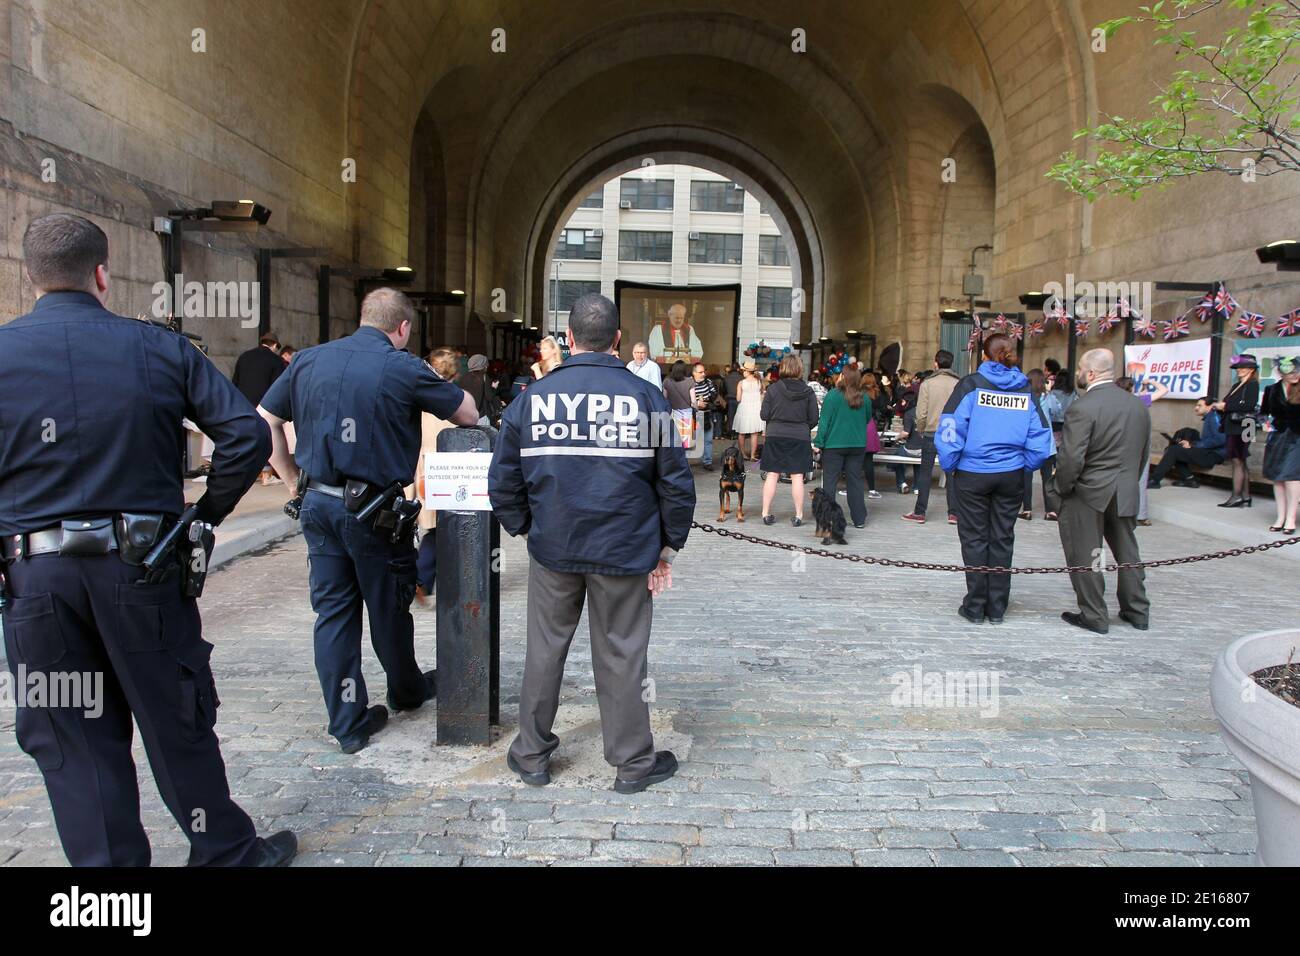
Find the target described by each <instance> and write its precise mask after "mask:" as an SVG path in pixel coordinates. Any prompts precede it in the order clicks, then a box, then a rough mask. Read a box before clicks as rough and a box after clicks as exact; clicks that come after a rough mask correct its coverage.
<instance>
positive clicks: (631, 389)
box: [488, 294, 695, 793]
mask: <svg viewBox="0 0 1300 956" xmlns="http://www.w3.org/2000/svg"><path fill="white" fill-rule="evenodd" d="M620 334H621V333H620V332H619V328H618V312H617V310H616V309H615V308H614V303H612V302H610V301H609V299H606V298H605V297H604V296H601V295H596V294H591V295H585V296H583V297H582V298H580V299H578V301H577V302H575V303H574V305H573V308H572V310H571V311H570V313H569V331H568V338H569V348H570V351H571V353H572V354H571V355H570V356H569V358H568V359H566V360H565V361H564V363H563V364H562V365H560V366H559V367H558V368H555V369H552V370H551V371H550V372H549V373H548V374H547V375H546V377H545V378H543V379H541V380H540V381H538V382H536V383H535V384H533V385H531V386H529V388H528V390H527V391H526V392H524V394H523V395H522V396H520V397H519V398H518V399H516V400H515V401H513V402H511V403H510V405H509V406H507V408H506V412H505V416H504V418H503V419H502V423H501V434H500V436H499V437H498V440H497V445H496V449H495V451H494V453H493V459H492V468H491V471H490V472H489V475H488V495H489V496H490V498H491V500H492V508H493V510H494V511H495V512H496V517H497V519H498V520H499V521H500V522H501V526H502V527H503V528H505V529H506V531H508V532H509V533H510V534H512V535H519V534H524V535H527V536H528V554H529V556H530V557H531V558H532V560H531V562H530V564H529V570H528V650H527V653H526V655H525V661H524V680H523V687H522V688H521V690H520V692H519V736H518V737H516V738H515V740H514V742H513V743H512V744H511V745H510V752H509V755H508V756H507V758H506V762H507V764H508V766H509V767H510V769H511V770H513V771H514V772H515V773H517V774H519V776H520V778H521V779H522V780H523V781H524V782H525V783H527V784H531V785H533V786H543V785H545V784H547V783H550V780H551V776H550V770H549V765H550V758H551V754H552V752H553V751H554V750H555V748H556V747H557V746H559V739H558V738H557V737H556V736H555V734H554V733H552V732H551V728H552V727H553V725H554V723H555V713H556V711H557V710H558V708H559V704H560V683H561V681H562V680H563V678H564V660H565V657H566V656H567V655H568V651H569V643H570V642H571V641H572V640H573V634H574V632H575V631H576V630H577V627H578V618H579V617H581V615H582V606H583V604H584V602H585V601H586V599H587V598H590V604H589V605H588V608H587V614H588V622H589V626H590V630H591V663H592V670H593V671H594V672H595V677H596V699H597V701H598V702H599V704H600V726H601V732H602V734H603V735H604V738H605V759H606V760H607V761H608V762H609V763H610V764H612V765H613V766H614V767H616V768H617V774H616V777H615V780H614V789H615V790H617V791H619V792H620V793H636V792H639V791H641V790H644V789H645V788H646V787H648V786H650V785H651V784H654V783H659V782H661V781H663V780H667V779H668V778H669V777H671V776H672V775H673V774H674V773H675V772H676V771H677V759H676V758H675V757H674V756H673V754H672V752H671V751H667V750H662V751H659V752H656V751H655V749H654V738H653V736H652V735H651V732H650V709H649V706H648V705H647V703H646V697H645V688H646V687H647V686H648V685H647V681H646V651H647V648H648V645H649V643H650V621H651V610H652V598H653V596H654V595H656V594H660V593H662V592H663V591H664V590H665V589H666V588H669V587H671V586H672V562H673V558H674V556H675V555H676V554H677V552H678V551H679V550H681V548H682V547H683V546H684V545H685V544H686V535H687V534H688V533H689V532H690V527H691V518H692V516H693V515H694V512H695V482H694V480H693V479H692V477H691V472H690V469H689V467H688V466H687V464H686V453H685V451H684V450H683V449H682V448H681V447H680V443H679V442H678V441H676V440H675V439H676V435H677V431H676V428H675V427H674V425H673V422H672V412H671V410H670V409H669V406H668V401H667V399H665V398H664V396H663V393H662V392H660V391H659V390H658V389H657V388H655V387H654V385H652V384H651V383H649V382H647V381H646V380H644V379H642V378H639V377H637V376H636V375H635V374H633V373H632V372H630V371H628V370H627V368H626V367H625V366H624V364H623V362H622V361H621V360H620V359H619V357H618V343H619V337H620Z"/></svg>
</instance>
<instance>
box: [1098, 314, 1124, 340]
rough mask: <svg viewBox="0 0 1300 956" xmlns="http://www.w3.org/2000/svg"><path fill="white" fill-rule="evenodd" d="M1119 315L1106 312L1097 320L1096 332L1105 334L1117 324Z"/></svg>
mask: <svg viewBox="0 0 1300 956" xmlns="http://www.w3.org/2000/svg"><path fill="white" fill-rule="evenodd" d="M1119 320H1120V317H1119V316H1118V315H1116V314H1114V313H1113V312H1108V313H1106V314H1105V315H1103V316H1102V317H1101V318H1099V319H1098V320H1097V334H1098V335H1105V334H1106V333H1107V332H1109V331H1110V330H1111V329H1113V328H1114V327H1115V326H1117V325H1119Z"/></svg>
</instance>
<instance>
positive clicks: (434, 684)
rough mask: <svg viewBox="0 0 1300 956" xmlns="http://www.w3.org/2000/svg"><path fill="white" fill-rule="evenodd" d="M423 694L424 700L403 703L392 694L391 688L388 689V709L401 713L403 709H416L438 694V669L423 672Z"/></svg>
mask: <svg viewBox="0 0 1300 956" xmlns="http://www.w3.org/2000/svg"><path fill="white" fill-rule="evenodd" d="M424 684H425V695H424V700H420V701H417V702H416V703H414V704H403V703H401V702H400V701H398V699H397V698H396V697H394V696H393V690H392V688H391V687H390V688H389V689H388V698H387V699H388V709H389V710H392V711H396V712H397V713H399V714H400V713H401V712H402V711H404V710H418V709H419V708H420V707H421V706H423V704H424V701H426V700H433V699H434V698H435V697H437V696H438V670H437V668H434V669H433V670H431V671H425V672H424Z"/></svg>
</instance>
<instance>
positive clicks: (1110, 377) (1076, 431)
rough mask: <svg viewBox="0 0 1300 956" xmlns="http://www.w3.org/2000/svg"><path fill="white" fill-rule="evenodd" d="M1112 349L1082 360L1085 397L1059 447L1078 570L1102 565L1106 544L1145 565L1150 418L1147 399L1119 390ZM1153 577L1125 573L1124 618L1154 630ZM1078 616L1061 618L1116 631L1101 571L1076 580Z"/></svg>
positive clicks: (1068, 541)
mask: <svg viewBox="0 0 1300 956" xmlns="http://www.w3.org/2000/svg"><path fill="white" fill-rule="evenodd" d="M1114 376H1115V359H1114V357H1113V356H1112V355H1111V353H1110V350H1109V349H1093V350H1092V351H1090V352H1086V353H1084V356H1083V358H1082V359H1080V360H1079V378H1078V385H1079V397H1078V398H1076V399H1075V400H1074V402H1073V403H1072V404H1071V405H1070V408H1069V411H1067V412H1066V414H1065V428H1064V430H1063V431H1062V433H1061V445H1060V448H1059V449H1057V458H1056V487H1057V491H1058V492H1059V493H1060V495H1061V522H1060V526H1061V544H1062V545H1063V546H1064V548H1065V559H1066V562H1067V563H1068V564H1070V565H1071V566H1080V565H1095V566H1098V567H1101V566H1102V562H1100V561H1098V560H1097V557H1098V555H1100V554H1102V539H1103V538H1104V539H1105V541H1106V544H1108V545H1109V546H1110V551H1111V554H1112V555H1113V556H1114V558H1115V560H1116V562H1118V563H1121V564H1123V563H1127V562H1131V561H1140V560H1141V556H1140V555H1139V554H1138V545H1137V536H1136V535H1135V534H1134V531H1133V529H1134V527H1135V525H1136V522H1137V512H1138V480H1139V478H1140V476H1141V474H1142V463H1143V462H1145V461H1146V460H1147V459H1148V458H1149V456H1150V454H1151V415H1150V413H1149V412H1148V411H1147V408H1146V405H1144V404H1143V403H1142V401H1141V399H1139V398H1137V397H1136V396H1134V395H1132V394H1130V393H1129V392H1126V391H1124V390H1123V389H1121V388H1119V387H1118V386H1117V385H1116V384H1115V380H1114ZM1145 579H1146V574H1145V573H1144V572H1143V571H1142V570H1141V569H1138V570H1131V571H1120V572H1119V608H1120V610H1119V616H1120V617H1121V618H1123V619H1124V620H1125V621H1127V622H1128V623H1129V624H1131V625H1133V626H1134V627H1135V628H1137V629H1138V630H1139V631H1145V630H1146V629H1147V617H1148V612H1149V610H1150V607H1151V604H1150V602H1149V601H1148V600H1147V592H1146V584H1145V583H1144V582H1145ZM1070 583H1071V584H1073V585H1074V593H1075V595H1076V596H1077V597H1078V599H1079V610H1078V611H1077V612H1076V611H1066V612H1065V613H1064V614H1062V615H1061V618H1062V620H1064V621H1066V622H1067V623H1069V624H1073V625H1074V626H1075V627H1082V628H1084V629H1086V630H1089V631H1093V632H1095V633H1097V634H1105V633H1106V632H1107V631H1108V630H1109V629H1110V616H1109V614H1107V612H1106V579H1105V576H1104V575H1103V574H1102V572H1101V571H1083V572H1078V573H1075V574H1071V575H1070Z"/></svg>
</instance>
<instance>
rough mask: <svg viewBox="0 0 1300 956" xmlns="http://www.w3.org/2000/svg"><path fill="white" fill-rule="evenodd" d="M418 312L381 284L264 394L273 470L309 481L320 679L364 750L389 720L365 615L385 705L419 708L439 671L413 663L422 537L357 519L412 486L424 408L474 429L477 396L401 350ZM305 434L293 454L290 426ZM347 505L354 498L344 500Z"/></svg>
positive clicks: (333, 729)
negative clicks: (364, 630) (373, 670)
mask: <svg viewBox="0 0 1300 956" xmlns="http://www.w3.org/2000/svg"><path fill="white" fill-rule="evenodd" d="M414 320H415V308H414V306H412V305H411V302H410V300H409V299H408V298H407V297H406V296H404V295H403V294H402V293H401V292H398V291H396V290H394V289H376V290H374V291H373V292H371V293H370V294H369V295H367V296H366V298H365V300H364V301H363V302H362V304H361V327H360V328H359V329H357V331H356V332H354V333H353V334H352V335H349V336H347V337H346V338H343V339H338V340H336V341H334V342H327V343H325V344H324V345H317V346H314V347H313V348H309V349H303V350H302V351H301V352H298V353H297V354H296V355H295V356H294V360H293V361H292V362H291V363H290V364H289V367H288V369H287V371H286V372H285V373H284V374H283V375H281V376H280V377H279V378H278V379H276V380H275V383H274V384H273V385H272V386H271V387H270V389H268V390H267V392H266V394H265V395H264V396H262V403H261V404H260V405H259V406H258V411H259V412H260V413H261V414H262V417H263V418H265V419H266V420H267V422H269V423H270V425H271V438H272V441H273V443H274V448H273V450H272V452H271V465H272V467H274V468H275V470H276V472H277V473H278V474H279V475H280V476H281V477H282V478H284V480H285V481H286V482H288V483H289V484H290V485H291V486H292V485H294V484H295V483H296V482H297V480H298V475H299V472H300V471H301V472H302V473H303V474H306V475H307V478H308V484H307V491H306V494H305V495H304V497H303V501H302V506H301V511H300V515H299V517H300V520H301V521H302V533H303V536H304V537H305V538H306V539H307V558H308V562H309V563H310V565H311V604H312V609H313V610H315V612H316V627H315V631H314V639H315V648H316V673H317V675H318V676H319V678H320V685H321V691H322V692H323V693H324V695H325V708H326V710H328V711H329V732H330V733H331V734H332V735H333V736H334V737H335V738H336V739H337V740H338V742H339V746H340V747H341V748H342V750H343V752H344V753H356V752H357V751H358V750H361V749H362V748H364V747H365V746H366V745H367V744H368V743H369V742H370V737H371V736H372V735H373V734H375V733H377V732H378V731H379V730H380V729H382V728H383V726H384V725H385V724H386V723H387V722H388V711H387V710H386V709H385V708H384V707H383V705H379V704H377V705H375V706H373V707H371V706H369V698H368V696H367V693H366V682H365V678H364V677H362V674H361V608H362V605H363V604H364V605H365V607H366V610H367V611H368V612H369V614H370V641H371V643H372V644H373V645H374V648H375V654H376V656H377V657H378V658H379V663H380V664H381V665H383V668H384V673H385V674H386V675H387V676H388V697H387V699H388V706H389V707H391V708H392V709H394V710H413V709H415V708H416V707H419V706H420V705H421V704H423V703H424V702H425V701H426V700H428V699H430V698H431V697H433V695H434V691H435V685H434V678H435V675H434V672H433V671H429V672H427V673H423V672H421V670H420V667H419V665H418V664H417V663H416V660H415V623H414V621H413V620H412V619H411V610H410V608H411V601H412V600H413V599H414V597H415V579H416V572H415V545H414V535H413V534H411V535H406V536H404V537H403V539H402V540H399V541H396V542H394V541H393V540H391V536H390V535H389V534H388V533H387V532H383V531H380V530H377V529H376V528H375V527H374V525H373V522H366V523H363V522H362V521H360V520H358V514H357V511H358V509H361V510H362V511H364V509H365V506H366V505H367V504H369V503H371V501H372V499H373V497H374V496H376V495H381V494H383V493H384V491H385V489H389V488H391V487H392V486H393V485H395V484H396V485H399V486H404V485H407V484H409V483H410V481H411V475H413V474H414V473H415V468H416V463H417V460H418V459H419V456H420V413H421V412H430V413H432V414H434V415H436V416H437V417H439V418H442V419H446V420H448V421H451V422H454V423H455V424H458V425H474V424H476V423H477V422H478V418H479V414H478V410H477V408H476V407H475V405H474V400H473V399H472V398H470V397H469V396H468V395H466V394H465V392H463V391H462V390H461V389H460V388H459V387H457V386H456V385H455V384H453V383H452V382H448V381H446V380H445V379H443V378H441V377H440V376H439V375H438V373H437V372H435V371H434V370H433V368H432V367H431V366H430V365H429V363H428V362H425V361H422V360H420V359H418V358H416V357H415V356H414V355H412V354H411V353H410V352H407V351H405V349H406V343H407V342H408V341H409V340H410V337H411V323H412V322H413V321H414ZM290 421H291V422H293V423H294V426H295V429H296V430H297V434H298V445H297V448H296V450H295V454H294V455H293V456H292V457H290V455H289V450H288V445H287V442H286V439H285V433H284V424H285V422H290ZM345 499H346V500H345Z"/></svg>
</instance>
